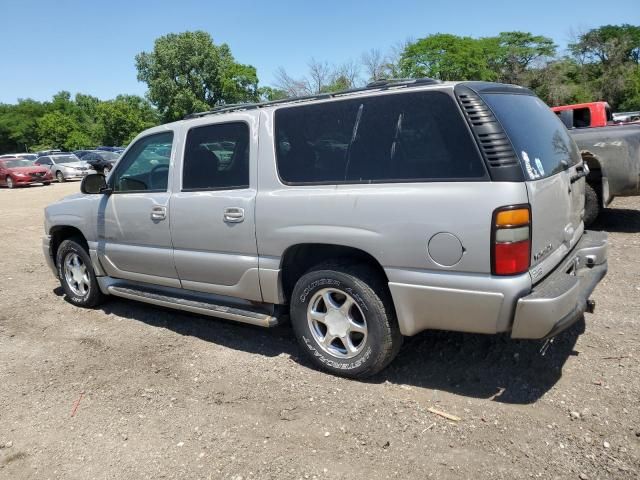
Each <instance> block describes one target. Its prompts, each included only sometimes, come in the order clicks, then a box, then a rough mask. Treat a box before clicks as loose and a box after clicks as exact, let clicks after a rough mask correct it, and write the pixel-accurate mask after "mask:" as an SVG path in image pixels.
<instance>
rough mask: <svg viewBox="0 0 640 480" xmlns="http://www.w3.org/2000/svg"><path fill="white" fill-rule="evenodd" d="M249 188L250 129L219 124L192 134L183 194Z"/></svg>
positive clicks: (185, 163)
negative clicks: (189, 191) (186, 191)
mask: <svg viewBox="0 0 640 480" xmlns="http://www.w3.org/2000/svg"><path fill="white" fill-rule="evenodd" d="M248 187H249V126H248V125H247V124H246V123H244V122H233V123H218V124H215V125H207V126H204V127H196V128H192V129H191V130H189V133H188V134H187V144H186V147H185V150H184V166H183V172H182V189H183V190H207V189H232V188H248Z"/></svg>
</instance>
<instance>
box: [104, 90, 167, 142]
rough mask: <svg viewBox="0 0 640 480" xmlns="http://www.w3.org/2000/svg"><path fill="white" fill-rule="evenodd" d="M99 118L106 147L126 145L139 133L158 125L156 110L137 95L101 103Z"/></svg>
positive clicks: (119, 97) (122, 96) (121, 96)
mask: <svg viewBox="0 0 640 480" xmlns="http://www.w3.org/2000/svg"><path fill="white" fill-rule="evenodd" d="M97 116H98V118H99V120H100V124H101V126H102V129H103V137H102V143H104V144H105V145H126V144H128V143H129V142H130V141H131V140H132V139H133V138H134V137H135V136H136V135H138V133H140V132H141V131H143V130H145V129H147V128H150V127H152V126H154V125H157V123H158V116H157V112H156V110H155V109H154V108H153V107H152V106H151V104H149V102H148V101H147V100H145V99H144V98H141V97H138V96H136V95H118V96H117V97H116V98H115V99H114V100H109V101H106V102H102V103H100V104H99V105H98V107H97Z"/></svg>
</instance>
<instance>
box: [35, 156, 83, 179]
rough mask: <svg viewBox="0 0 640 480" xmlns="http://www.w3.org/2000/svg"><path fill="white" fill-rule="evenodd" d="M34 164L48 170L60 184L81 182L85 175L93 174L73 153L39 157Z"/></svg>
mask: <svg viewBox="0 0 640 480" xmlns="http://www.w3.org/2000/svg"><path fill="white" fill-rule="evenodd" d="M34 164H35V165H42V166H43V167H46V168H48V169H49V170H50V171H51V174H52V175H53V176H54V177H56V179H57V180H58V182H60V183H62V182H66V181H67V180H81V179H83V178H84V177H85V176H86V175H87V174H89V173H95V171H92V170H91V165H89V164H88V163H87V162H85V161H83V160H80V159H79V158H78V157H76V156H75V155H74V154H73V153H53V154H51V155H45V156H41V157H38V159H37V160H36V161H35V162H34Z"/></svg>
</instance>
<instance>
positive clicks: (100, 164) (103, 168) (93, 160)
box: [78, 150, 120, 176]
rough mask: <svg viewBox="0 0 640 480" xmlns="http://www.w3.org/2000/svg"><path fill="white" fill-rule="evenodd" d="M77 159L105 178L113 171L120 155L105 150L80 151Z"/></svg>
mask: <svg viewBox="0 0 640 480" xmlns="http://www.w3.org/2000/svg"><path fill="white" fill-rule="evenodd" d="M78 157H79V158H80V160H83V161H85V162H87V163H88V164H89V165H90V166H91V168H93V169H94V170H95V171H96V172H100V173H102V174H103V175H105V176H106V175H108V174H109V172H110V171H111V170H112V169H113V166H114V165H115V164H116V162H117V161H118V159H119V158H120V154H119V153H116V152H115V151H112V152H111V151H107V150H82V151H81V153H80V154H79V155H78Z"/></svg>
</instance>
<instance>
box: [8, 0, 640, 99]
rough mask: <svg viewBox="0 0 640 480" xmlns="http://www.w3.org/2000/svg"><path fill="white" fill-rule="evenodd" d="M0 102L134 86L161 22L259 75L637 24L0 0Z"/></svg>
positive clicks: (623, 11)
mask: <svg viewBox="0 0 640 480" xmlns="http://www.w3.org/2000/svg"><path fill="white" fill-rule="evenodd" d="M0 19H1V21H0V62H1V65H2V67H3V68H2V70H3V71H2V73H0V102H7V103H13V102H15V101H16V100H17V99H18V98H27V97H30V98H35V99H37V100H46V99H49V98H50V97H51V95H52V94H54V93H55V92H57V91H59V90H63V89H64V90H69V91H71V92H72V93H74V94H75V93H76V92H83V93H87V94H91V95H95V96H97V97H99V98H102V99H107V98H113V97H114V96H116V95H117V94H119V93H133V94H140V95H143V94H144V92H145V90H146V86H145V85H144V84H142V83H139V82H138V81H137V80H136V71H135V66H134V56H135V55H136V53H138V52H140V51H143V50H145V51H149V50H151V49H152V48H153V41H154V39H155V38H157V37H159V36H161V35H164V34H166V33H170V32H182V31H185V30H197V29H202V30H206V31H207V32H209V33H210V34H211V35H212V36H213V39H214V41H215V42H216V43H222V42H225V43H227V44H229V46H230V47H231V50H232V52H233V54H234V56H235V57H236V60H238V61H239V62H242V63H247V64H250V65H254V66H255V67H256V68H257V70H258V77H259V79H260V83H261V85H268V84H271V83H272V82H273V80H274V78H273V73H274V71H275V70H276V69H277V68H278V67H279V66H283V67H285V69H286V70H287V71H288V72H289V73H290V74H291V75H293V76H300V75H302V74H304V73H305V71H306V65H307V62H308V61H309V59H310V58H311V57H314V58H316V59H317V60H328V61H330V62H332V63H340V62H343V61H346V60H349V59H354V60H357V59H358V58H359V57H360V55H361V54H362V52H363V51H365V50H368V49H370V48H378V49H380V50H383V51H384V50H387V49H388V48H389V47H390V46H391V45H393V44H395V43H397V42H399V41H402V40H404V39H407V38H420V37H423V36H426V35H428V34H431V33H438V32H446V33H454V34H458V35H471V36H485V35H493V34H496V33H498V32H501V31H507V30H524V31H531V32H533V33H536V34H542V35H546V36H549V37H551V38H553V39H554V40H555V41H556V43H558V44H559V45H561V46H562V47H564V46H566V44H567V42H568V41H569V40H570V39H571V35H572V32H575V31H579V30H584V29H588V28H591V27H597V26H600V25H603V24H607V23H612V24H617V23H632V24H636V25H637V24H640V0H615V2H605V1H603V0H535V1H533V2H524V1H521V0H520V1H518V0H513V1H497V0H496V1H491V0H485V1H478V0H473V1H468V0H452V1H442V0H438V1H426V0H424V1H418V0H386V1H378V0H369V1H359V2H356V1H353V2H347V1H346V0H343V1H333V0H324V1H323V2H313V3H312V2H304V1H303V0H297V1H277V0H270V1H268V2H267V1H263V2H252V1H250V0H244V1H235V2H234V1H233V0H227V1H224V2H223V1H213V0H211V1H196V0H172V1H165V0H155V1H143V0H128V1H123V0H111V1H100V0H83V1H77V0H48V1H44V0H40V1H36V0H0Z"/></svg>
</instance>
